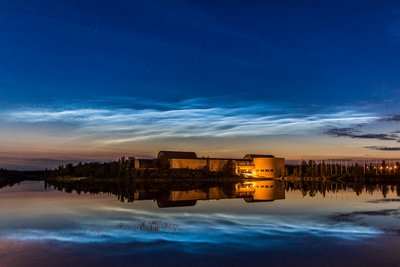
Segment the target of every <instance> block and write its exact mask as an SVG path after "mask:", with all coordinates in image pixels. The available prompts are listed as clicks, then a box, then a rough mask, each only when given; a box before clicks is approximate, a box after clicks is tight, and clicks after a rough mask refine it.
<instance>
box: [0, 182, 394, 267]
mask: <svg viewBox="0 0 400 267" xmlns="http://www.w3.org/2000/svg"><path fill="white" fill-rule="evenodd" d="M399 191H400V185H390V184H388V185H375V184H373V185H371V184H370V185H360V184H353V185H351V184H350V185H343V184H318V183H303V184H301V183H283V182H281V181H271V180H268V181H259V182H256V183H254V182H245V183H240V184H236V183H223V184H217V183H215V184H210V183H183V182H182V183H156V184H130V185H121V184H118V183H111V184H110V183H99V182H96V183H94V182H90V183H89V182H84V181H77V182H72V183H58V184H54V183H53V184H48V183H44V182H36V181H24V182H21V183H20V184H18V185H14V186H12V187H9V186H7V187H3V188H2V189H0V212H1V213H0V266H48V265H50V266H52V265H54V266H79V265H89V264H90V265H92V266H102V265H103V266H109V265H113V266H133V265H135V266H138V265H139V266H153V265H175V266H188V265H189V266H216V265H230V266H243V265H246V266H247V265H255V264H256V265H261V266H263V265H268V266H289V265H290V266H321V265H324V266H327V265H328V266H329V265H331V266H333V265H339V264H340V266H360V265H363V266H379V265H384V264H386V265H388V266H400V254H399V252H398V248H399V245H400V210H399V204H400V196H399V193H400V192H399Z"/></svg>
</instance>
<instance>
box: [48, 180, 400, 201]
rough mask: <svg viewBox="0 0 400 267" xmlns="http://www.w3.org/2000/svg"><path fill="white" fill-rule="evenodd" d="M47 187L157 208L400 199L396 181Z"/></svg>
mask: <svg viewBox="0 0 400 267" xmlns="http://www.w3.org/2000/svg"><path fill="white" fill-rule="evenodd" d="M45 188H53V189H56V190H58V191H62V192H66V193H73V192H76V193H77V194H81V193H90V194H99V193H110V194H113V195H115V196H117V198H118V200H119V201H121V202H136V201H141V200H155V201H156V202H157V205H158V207H160V208H168V207H183V206H195V205H196V203H197V202H198V201H203V200H219V199H236V198H241V199H243V200H244V201H245V202H248V203H252V202H270V201H275V200H281V199H285V192H291V191H297V192H301V194H302V196H304V197H315V196H317V195H320V196H323V197H326V195H327V194H330V195H332V194H336V193H340V192H349V191H350V192H354V193H355V195H356V196H359V195H361V194H363V193H365V194H369V195H372V194H374V193H377V192H380V193H381V194H382V197H383V198H384V199H385V198H386V197H387V195H388V193H389V192H391V193H395V194H396V195H397V196H398V197H399V196H400V184H399V183H397V182H393V183H385V184H377V183H340V182H336V181H335V182H332V181H328V182H316V181H298V182H293V181H284V180H280V179H257V180H249V179H245V180H241V181H239V182H238V181H235V182H201V181H195V182H194V181H169V182H160V181H153V182H152V181H148V182H134V181H128V180H113V179H101V180H95V179H82V180H78V181H46V182H45Z"/></svg>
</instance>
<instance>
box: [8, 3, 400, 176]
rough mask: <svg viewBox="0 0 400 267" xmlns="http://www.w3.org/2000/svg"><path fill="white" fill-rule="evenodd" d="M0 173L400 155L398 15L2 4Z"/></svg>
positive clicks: (325, 8)
mask: <svg viewBox="0 0 400 267" xmlns="http://www.w3.org/2000/svg"><path fill="white" fill-rule="evenodd" d="M0 25H1V26H0V40H1V41H0V167H8V168H14V167H17V166H18V168H31V169H32V168H38V169H40V168H45V167H54V166H56V165H58V164H60V163H63V162H64V161H81V160H110V159H115V158H118V157H119V156H122V155H135V156H143V157H153V156H154V155H155V154H156V152H157V151H158V150H161V149H179V150H190V151H196V152H197V153H198V155H200V156H202V155H204V156H208V155H209V156H235V157H236V156H242V155H243V154H246V153H268V154H275V155H277V156H283V157H286V158H288V159H301V158H314V159H316V158H332V157H346V158H365V157H369V158H375V157H382V158H394V157H397V155H398V152H399V151H400V143H399V140H400V125H399V122H400V112H399V108H400V104H398V103H399V100H400V75H399V73H400V3H399V2H398V1H379V2H377V1H334V2H329V3H327V2H325V1H301V2H298V1H253V2H252V3H249V2H248V1H123V0H122V1H117V2H110V1H72V2H71V1H40V2H38V1H11V0H10V1H8V0H4V1H1V2H0Z"/></svg>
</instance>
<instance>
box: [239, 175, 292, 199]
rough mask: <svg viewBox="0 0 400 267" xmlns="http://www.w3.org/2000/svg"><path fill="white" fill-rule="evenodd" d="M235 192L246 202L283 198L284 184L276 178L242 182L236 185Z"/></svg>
mask: <svg viewBox="0 0 400 267" xmlns="http://www.w3.org/2000/svg"><path fill="white" fill-rule="evenodd" d="M236 194H237V196H238V197H244V199H245V201H246V202H258V201H274V200H276V199H285V185H284V183H283V181H281V180H276V179H271V180H257V181H252V182H244V183H240V184H237V185H236Z"/></svg>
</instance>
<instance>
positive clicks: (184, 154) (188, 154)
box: [158, 151, 197, 159]
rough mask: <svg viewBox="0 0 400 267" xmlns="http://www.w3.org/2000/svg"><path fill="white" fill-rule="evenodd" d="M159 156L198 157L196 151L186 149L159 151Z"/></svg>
mask: <svg viewBox="0 0 400 267" xmlns="http://www.w3.org/2000/svg"><path fill="white" fill-rule="evenodd" d="M158 158H166V159H197V155H196V153H194V152H185V151H160V152H158Z"/></svg>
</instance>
